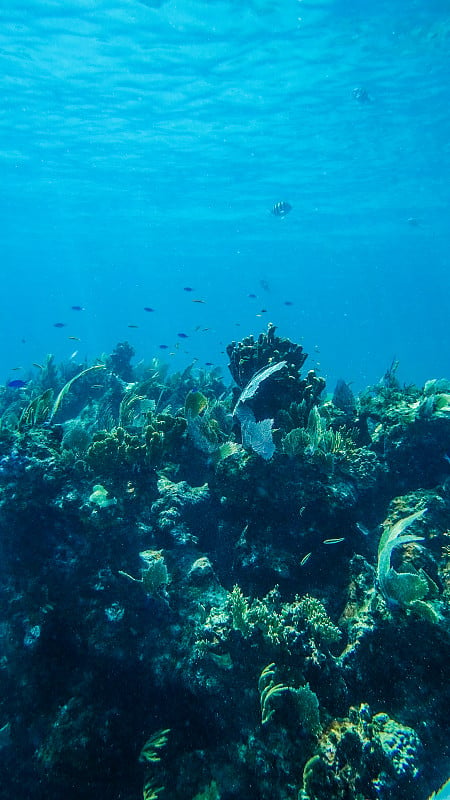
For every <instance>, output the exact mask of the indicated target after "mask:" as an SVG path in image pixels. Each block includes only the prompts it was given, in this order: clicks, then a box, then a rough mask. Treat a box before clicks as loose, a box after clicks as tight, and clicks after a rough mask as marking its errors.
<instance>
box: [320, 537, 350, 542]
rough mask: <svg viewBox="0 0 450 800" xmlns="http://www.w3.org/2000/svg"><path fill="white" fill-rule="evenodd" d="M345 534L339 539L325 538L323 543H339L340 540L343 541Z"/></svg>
mask: <svg viewBox="0 0 450 800" xmlns="http://www.w3.org/2000/svg"><path fill="white" fill-rule="evenodd" d="M344 539H345V536H340V537H339V538H338V539H324V540H323V542H322V544H339V542H343V541H344Z"/></svg>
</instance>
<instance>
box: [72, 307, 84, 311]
mask: <svg viewBox="0 0 450 800" xmlns="http://www.w3.org/2000/svg"><path fill="white" fill-rule="evenodd" d="M70 307H71V309H72V311H84V307H83V306H70Z"/></svg>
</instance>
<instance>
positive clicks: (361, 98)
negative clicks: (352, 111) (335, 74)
mask: <svg viewBox="0 0 450 800" xmlns="http://www.w3.org/2000/svg"><path fill="white" fill-rule="evenodd" d="M352 95H353V97H354V98H355V100H356V101H357V102H358V103H371V102H372V98H371V96H370V94H369V92H368V91H367V89H364V87H363V86H356V87H355V88H354V89H353V91H352Z"/></svg>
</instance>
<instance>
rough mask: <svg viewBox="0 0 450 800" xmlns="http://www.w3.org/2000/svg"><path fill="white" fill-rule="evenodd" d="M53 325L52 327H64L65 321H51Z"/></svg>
mask: <svg viewBox="0 0 450 800" xmlns="http://www.w3.org/2000/svg"><path fill="white" fill-rule="evenodd" d="M53 327H54V328H65V327H66V323H65V322H54V323H53Z"/></svg>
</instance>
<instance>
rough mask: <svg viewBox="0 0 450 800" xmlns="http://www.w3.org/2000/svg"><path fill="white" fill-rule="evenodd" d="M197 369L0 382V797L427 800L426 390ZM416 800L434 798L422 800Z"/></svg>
mask: <svg viewBox="0 0 450 800" xmlns="http://www.w3.org/2000/svg"><path fill="white" fill-rule="evenodd" d="M227 352H228V355H229V358H230V371H231V375H232V377H233V379H234V382H235V385H233V386H231V387H228V386H227V385H226V383H225V382H224V380H223V379H222V377H221V375H220V374H219V372H218V371H217V370H212V371H210V372H208V371H204V370H196V369H195V367H194V366H193V365H190V366H189V367H187V368H186V369H185V370H184V371H183V372H182V373H175V374H169V371H168V369H167V368H166V367H165V366H164V365H162V364H161V363H159V362H157V361H153V362H151V363H150V364H149V365H145V364H142V363H140V364H139V365H137V366H133V364H132V357H133V355H134V353H133V351H132V348H131V347H130V346H129V345H128V344H127V343H121V344H119V345H117V347H116V348H115V350H114V351H113V353H112V354H111V355H110V356H105V357H102V359H101V363H97V364H94V365H92V366H89V365H86V364H76V365H73V364H70V365H61V366H60V367H58V366H57V365H56V364H55V362H54V359H53V358H52V357H49V358H48V359H47V361H46V363H45V365H43V366H42V368H41V370H40V372H39V374H38V376H37V377H36V375H35V376H34V377H33V378H32V379H30V381H29V382H28V383H27V385H26V387H24V388H22V389H20V391H19V392H17V391H13V390H12V389H11V388H10V387H0V578H1V582H0V585H1V590H0V611H1V623H0V669H1V676H2V685H3V691H2V693H1V696H0V751H1V757H2V762H3V763H4V765H5V770H4V775H3V778H2V789H1V791H0V794H1V796H2V797H5V799H6V798H10V797H15V796H19V795H22V794H23V792H24V786H26V787H31V786H32V787H33V795H34V797H35V798H36V800H59V798H61V797H62V796H64V797H65V798H66V800H72V798H73V800H75V798H77V800H78V798H79V797H80V796H82V797H83V798H84V799H85V800H94V798H97V797H99V796H100V797H107V796H111V797H120V798H122V800H132V798H133V799H134V798H136V797H139V796H143V797H144V800H164V798H170V800H186V798H188V800H208V798H209V800H219V798H221V799H222V800H238V798H241V797H252V798H253V797H255V798H259V800H325V799H326V800H329V799H330V798H333V800H363V799H364V800H403V798H404V797H408V798H409V800H426V798H427V797H428V796H429V795H430V794H431V793H432V791H433V789H436V787H438V786H441V785H442V784H443V783H444V781H445V780H446V779H447V778H448V774H449V766H450V748H449V742H450V737H449V722H448V708H449V706H450V687H449V683H448V680H447V664H448V661H449V656H450V635H449V634H450V609H449V599H450V523H449V520H450V463H449V462H450V383H449V382H448V381H446V380H433V381H429V382H428V383H427V384H426V385H425V386H424V387H423V388H420V387H414V386H406V387H402V386H400V384H399V382H398V380H397V375H396V365H395V364H393V365H392V366H391V367H390V369H389V370H388V371H387V373H386V375H385V376H384V379H383V381H382V382H381V383H380V384H377V386H375V387H371V388H370V389H367V390H366V391H365V392H363V393H362V394H361V395H360V396H355V395H353V393H352V392H351V390H350V388H349V386H348V384H346V383H345V381H343V380H342V381H340V382H339V384H338V387H337V388H336V391H335V393H334V395H333V399H330V397H328V398H324V396H323V395H324V392H323V390H324V386H325V382H324V380H323V379H322V378H320V377H319V376H317V375H316V373H315V372H314V371H313V370H309V371H306V373H305V374H303V373H302V370H303V368H304V365H305V362H306V359H307V356H306V354H305V353H304V351H303V348H302V347H301V346H299V345H296V344H295V343H292V342H290V341H289V340H288V339H283V338H280V337H278V336H277V335H276V329H275V326H273V325H269V327H268V329H267V331H266V332H264V333H262V334H261V335H260V336H259V337H257V338H255V337H252V336H249V337H246V338H244V339H243V341H242V342H239V343H236V342H233V343H232V344H231V345H230V346H229V347H228V349H227ZM438 796H439V794H438Z"/></svg>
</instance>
